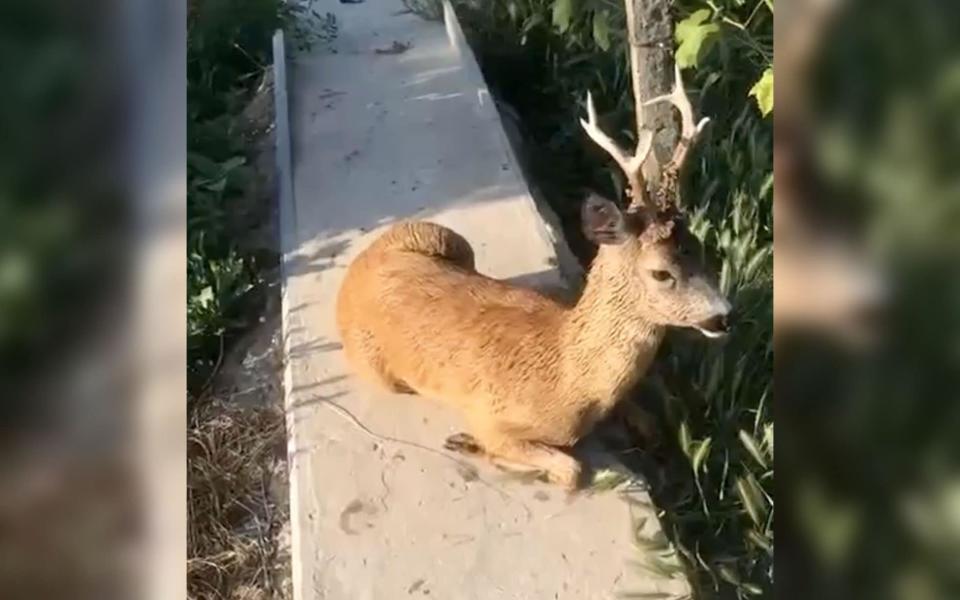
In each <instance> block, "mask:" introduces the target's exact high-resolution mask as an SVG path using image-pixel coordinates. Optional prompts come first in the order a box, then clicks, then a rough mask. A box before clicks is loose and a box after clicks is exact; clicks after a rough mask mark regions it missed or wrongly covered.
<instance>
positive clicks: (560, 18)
mask: <svg viewBox="0 0 960 600" xmlns="http://www.w3.org/2000/svg"><path fill="white" fill-rule="evenodd" d="M571 19H573V0H555V2H554V3H553V24H554V25H556V27H557V29H559V30H560V33H564V32H565V31H566V30H567V29H569V28H570V21H571Z"/></svg>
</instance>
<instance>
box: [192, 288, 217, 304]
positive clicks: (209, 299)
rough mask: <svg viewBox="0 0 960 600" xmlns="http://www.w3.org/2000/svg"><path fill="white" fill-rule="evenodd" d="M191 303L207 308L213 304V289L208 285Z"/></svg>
mask: <svg viewBox="0 0 960 600" xmlns="http://www.w3.org/2000/svg"><path fill="white" fill-rule="evenodd" d="M193 301H194V302H196V303H197V304H198V305H200V306H201V307H203V308H207V307H208V306H210V304H211V303H213V288H212V287H210V286H209V285H208V286H207V287H205V288H203V289H202V290H200V293H199V294H197V295H196V296H194V297H193Z"/></svg>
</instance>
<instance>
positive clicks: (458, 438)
mask: <svg viewBox="0 0 960 600" xmlns="http://www.w3.org/2000/svg"><path fill="white" fill-rule="evenodd" d="M444 447H445V448H446V449H447V450H452V451H455V452H460V453H463V454H468V455H472V456H476V455H480V454H482V455H485V456H486V457H487V458H488V459H489V460H490V462H492V463H494V464H495V465H497V466H499V467H503V468H505V469H509V470H513V471H531V470H532V471H542V472H544V473H546V475H547V478H548V479H549V480H550V481H551V482H553V483H556V484H559V485H562V486H563V487H566V488H568V489H576V488H577V487H578V486H579V484H580V473H581V467H580V463H579V461H577V459H575V458H573V457H572V456H570V455H569V454H567V453H566V452H564V451H562V450H560V449H559V448H555V447H553V446H548V445H546V444H541V443H539V442H530V441H526V440H518V439H515V438H511V437H509V436H506V435H502V434H486V435H484V436H483V437H482V439H481V440H478V439H477V438H475V437H473V436H472V435H470V434H468V433H458V434H455V435H452V436H450V437H449V438H447V440H446V442H445V443H444Z"/></svg>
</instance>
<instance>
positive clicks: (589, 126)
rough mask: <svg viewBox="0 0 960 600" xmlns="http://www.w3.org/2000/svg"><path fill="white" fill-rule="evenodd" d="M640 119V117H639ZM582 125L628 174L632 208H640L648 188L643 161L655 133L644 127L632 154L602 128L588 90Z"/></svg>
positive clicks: (581, 120)
mask: <svg viewBox="0 0 960 600" xmlns="http://www.w3.org/2000/svg"><path fill="white" fill-rule="evenodd" d="M637 110H642V108H641V104H640V103H637ZM638 120H639V119H638ZM580 125H581V126H583V130H584V131H586V132H587V135H588V136H590V139H592V140H593V141H594V142H595V143H596V144H597V145H598V146H600V147H601V148H603V149H604V150H605V151H606V153H607V154H609V155H610V156H611V157H612V158H613V160H614V162H616V163H617V164H618V165H619V166H620V168H621V169H622V170H623V173H624V175H626V176H627V185H628V187H629V193H630V195H631V197H632V199H631V201H630V207H631V208H639V207H642V206H645V205H646V195H647V188H646V186H645V185H644V181H643V175H642V174H641V169H642V167H643V161H645V160H646V159H647V155H649V154H650V149H651V148H652V147H653V133H652V132H650V131H648V130H646V129H642V130H640V131H639V132H638V133H637V148H636V150H635V151H634V153H633V154H632V155H629V154H627V152H626V151H625V150H624V149H623V148H621V147H620V146H619V145H618V144H617V143H616V142H615V141H613V138H611V137H610V136H608V135H607V134H605V133H604V132H603V130H602V129H600V126H599V125H598V124H597V109H596V108H595V107H594V106H593V96H592V95H591V94H590V92H587V120H586V121H584V120H583V119H580Z"/></svg>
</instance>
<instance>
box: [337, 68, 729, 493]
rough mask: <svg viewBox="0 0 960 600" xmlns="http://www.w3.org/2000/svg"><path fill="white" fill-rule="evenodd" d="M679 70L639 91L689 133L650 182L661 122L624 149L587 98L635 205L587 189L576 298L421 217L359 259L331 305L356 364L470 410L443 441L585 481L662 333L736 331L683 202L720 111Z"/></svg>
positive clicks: (590, 121) (558, 480)
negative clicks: (702, 105) (693, 96)
mask: <svg viewBox="0 0 960 600" xmlns="http://www.w3.org/2000/svg"><path fill="white" fill-rule="evenodd" d="M674 79H675V81H674V82H673V90H672V92H671V93H669V94H666V95H663V96H658V97H655V98H652V99H650V100H647V101H646V102H643V101H641V100H640V99H639V98H638V97H637V94H634V96H635V97H634V103H635V109H636V110H637V111H642V110H643V108H644V106H649V105H651V104H654V103H660V102H669V103H670V104H672V105H673V106H674V107H675V108H676V110H677V111H678V112H679V114H680V124H681V132H680V136H679V137H680V139H679V142H678V143H677V145H676V147H675V149H674V151H673V153H672V155H671V157H670V159H669V162H667V163H666V165H665V166H664V167H663V168H662V170H661V176H660V178H659V185H657V186H656V187H655V188H654V189H652V190H648V188H647V183H646V181H645V179H644V176H643V173H642V165H643V163H644V161H645V160H646V159H647V157H648V155H649V154H650V151H651V148H652V141H653V133H652V132H650V131H648V130H645V129H643V130H640V131H639V132H638V136H637V140H638V142H637V146H636V150H635V151H634V152H633V153H632V154H631V153H628V152H627V151H625V150H624V149H623V148H622V147H621V146H620V145H618V144H617V142H615V141H614V140H613V138H611V137H610V136H608V135H607V134H605V133H604V132H603V130H602V129H601V128H600V126H599V125H598V119H597V113H596V109H595V107H594V103H593V98H592V96H591V95H590V94H589V93H588V94H587V102H586V105H587V119H586V120H583V119H581V121H580V123H581V125H582V127H583V129H584V131H585V132H586V134H587V136H589V138H590V139H592V140H593V142H595V143H596V144H597V145H598V146H599V147H600V148H601V149H602V150H604V151H605V152H606V153H607V154H609V155H610V157H611V158H612V159H613V160H614V162H616V164H617V165H619V167H620V168H621V169H622V170H623V172H624V175H625V176H626V179H627V182H628V186H629V189H628V190H627V195H628V196H629V197H630V201H629V203H628V206H626V207H625V208H624V207H621V206H620V205H619V204H618V203H616V202H614V201H612V200H609V199H607V198H603V197H601V196H599V195H597V194H593V193H591V194H589V195H587V197H586V198H585V200H584V201H583V203H582V206H581V218H582V226H583V230H584V233H585V234H586V236H587V237H588V238H589V239H590V240H592V241H593V242H595V243H596V244H597V245H598V246H599V248H598V251H597V254H596V257H595V258H594V260H593V262H592V264H591V266H590V268H589V270H588V272H587V275H586V281H585V283H584V285H583V288H582V291H581V292H580V293H579V297H578V298H576V301H575V302H567V303H564V302H561V301H559V300H556V299H553V298H551V297H548V296H547V295H545V294H543V293H541V292H538V291H536V290H534V289H529V288H525V287H520V286H517V285H512V284H511V283H508V282H506V281H501V280H498V279H494V278H492V277H489V276H487V275H484V274H482V273H479V272H478V271H477V270H476V268H475V259H474V253H473V250H472V247H471V246H470V244H469V243H468V242H467V240H466V239H464V238H463V237H462V236H461V235H459V234H457V233H456V232H454V231H452V230H451V229H449V228H446V227H443V226H440V225H437V224H434V223H430V222H426V221H401V222H398V223H396V224H394V225H392V226H390V227H389V228H388V229H387V230H386V232H385V233H383V234H381V235H380V236H379V237H378V238H377V239H376V240H375V241H374V242H373V243H372V244H370V245H369V246H368V247H367V248H365V249H364V250H363V251H362V252H360V253H359V254H358V255H357V257H356V258H355V259H354V260H353V261H352V262H351V264H350V265H349V267H348V269H347V272H346V274H345V277H344V280H343V282H342V284H341V288H340V290H339V293H338V297H337V305H336V320H337V327H338V329H339V332H340V336H341V339H342V344H343V350H344V353H345V356H346V358H347V361H348V362H349V364H350V365H351V366H352V368H353V370H354V372H355V373H356V374H357V375H358V376H359V377H361V378H363V379H366V380H368V381H371V382H373V383H374V384H376V385H379V386H380V387H381V388H383V389H385V390H387V391H389V392H393V393H407V394H411V393H412V394H418V395H421V396H426V397H432V398H436V399H440V400H442V401H444V402H446V403H449V404H451V405H453V406H454V407H456V408H457V409H459V410H460V412H461V413H462V414H463V416H464V419H465V421H466V423H467V425H468V428H469V433H460V434H456V435H453V436H450V437H449V438H448V439H447V440H446V443H445V447H446V448H447V449H449V450H457V451H460V452H468V453H472V454H475V455H480V456H484V457H486V458H487V459H489V460H490V461H492V462H493V463H494V464H496V465H499V466H506V467H508V468H518V469H523V470H532V471H538V472H540V473H543V474H545V475H546V477H547V479H548V480H549V481H550V482H553V483H555V484H557V485H560V486H563V487H565V488H568V489H571V490H575V489H577V488H578V486H579V485H580V484H581V483H582V482H581V478H582V474H583V473H584V469H583V467H582V465H581V463H580V461H579V460H577V459H576V458H575V457H574V456H573V455H572V454H571V448H572V447H573V446H574V445H575V444H576V443H577V442H578V441H579V440H581V439H582V438H583V437H584V436H585V435H586V434H588V433H589V432H590V431H591V430H592V429H593V428H594V426H595V425H596V424H597V423H598V422H599V421H601V420H602V419H604V418H605V417H606V416H607V415H609V414H610V413H611V412H613V411H614V409H615V408H616V407H617V406H618V404H620V403H621V401H622V400H623V399H624V398H625V397H626V396H627V395H628V394H629V392H630V391H631V389H632V388H633V387H634V385H635V384H636V383H637V382H638V381H639V379H640V378H641V377H642V376H643V375H644V374H645V373H646V371H647V369H648V368H649V367H650V365H651V362H652V361H653V359H654V356H655V355H656V353H657V349H658V347H659V346H660V344H661V341H662V340H663V338H664V335H665V332H666V330H667V329H668V328H670V327H685V328H693V329H695V330H697V331H699V332H701V333H702V334H703V335H705V336H707V337H710V338H716V337H721V336H723V335H724V334H725V333H726V332H727V331H728V316H729V314H730V311H731V305H730V303H729V302H728V301H727V299H726V298H725V297H724V296H723V295H722V294H721V293H720V291H719V290H718V288H717V284H716V277H715V273H714V272H713V271H710V270H709V269H707V267H706V264H705V260H704V258H703V254H702V252H701V251H700V250H701V247H700V245H699V242H698V241H697V239H696V237H695V236H693V235H692V234H691V233H690V231H689V230H688V229H687V227H686V225H685V223H684V219H683V211H682V207H681V203H680V199H679V193H680V189H679V182H680V173H681V168H682V166H683V164H684V160H685V159H686V157H687V156H688V151H689V149H690V148H691V146H692V145H693V143H694V142H695V141H696V139H697V138H698V136H699V134H700V133H701V132H702V131H703V128H704V126H705V125H706V123H707V122H708V121H709V119H708V118H704V119H702V120H700V121H699V122H696V121H695V119H694V113H693V108H692V106H691V104H690V100H689V98H688V96H687V94H686V91H685V89H684V85H683V79H682V77H681V73H680V69H679V67H675V69H674ZM638 122H640V119H638Z"/></svg>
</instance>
